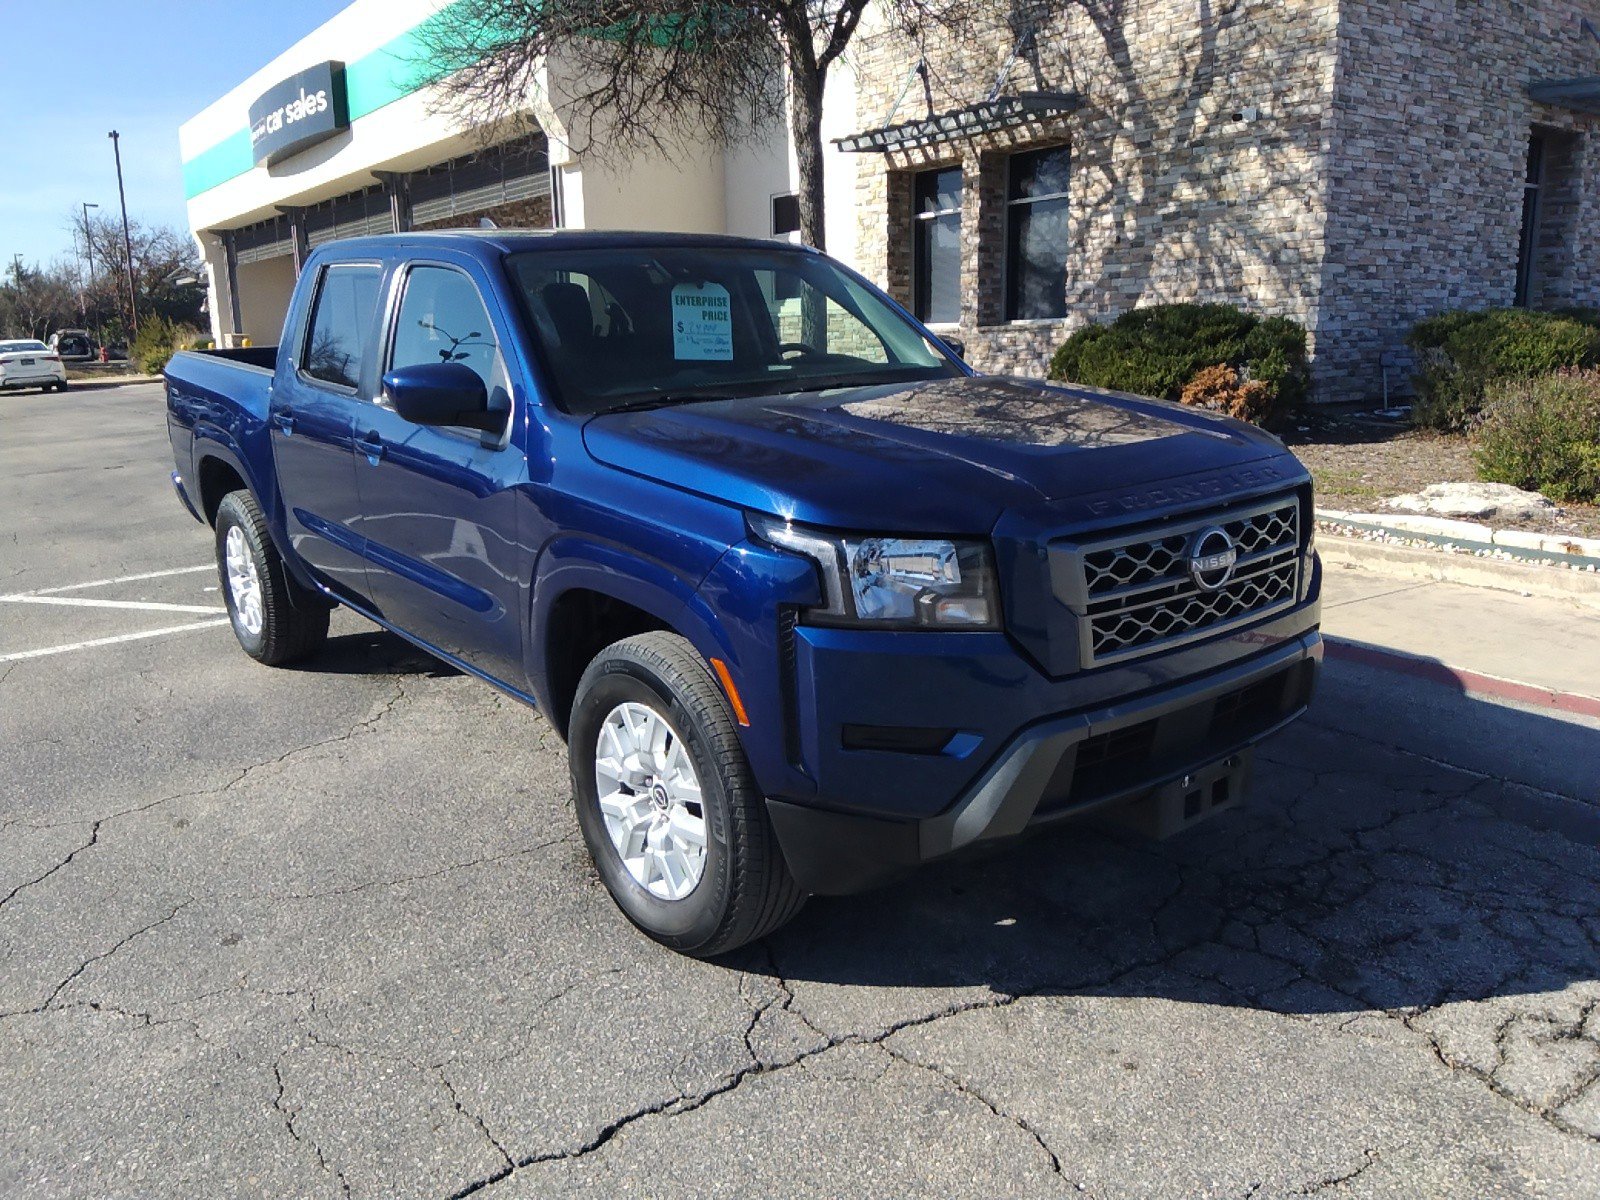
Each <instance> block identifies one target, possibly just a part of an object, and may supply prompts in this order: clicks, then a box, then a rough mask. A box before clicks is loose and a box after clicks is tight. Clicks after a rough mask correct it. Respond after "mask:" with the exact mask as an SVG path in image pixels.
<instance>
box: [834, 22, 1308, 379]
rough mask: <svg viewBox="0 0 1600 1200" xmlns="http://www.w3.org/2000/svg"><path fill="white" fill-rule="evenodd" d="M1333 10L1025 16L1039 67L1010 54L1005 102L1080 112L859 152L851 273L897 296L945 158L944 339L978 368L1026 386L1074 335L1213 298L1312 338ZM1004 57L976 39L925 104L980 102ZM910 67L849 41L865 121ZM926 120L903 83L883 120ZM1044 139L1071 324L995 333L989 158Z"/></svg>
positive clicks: (1006, 48)
mask: <svg viewBox="0 0 1600 1200" xmlns="http://www.w3.org/2000/svg"><path fill="white" fill-rule="evenodd" d="M1337 9H1338V5H1337V0H1240V2H1239V3H1236V4H1228V3H1226V2H1220V3H1215V4H1210V5H1207V4H1200V5H1196V4H1195V3H1194V0H1146V2H1143V3H1133V4H1129V5H1127V6H1126V10H1125V11H1126V16H1125V17H1124V18H1122V19H1121V20H1120V21H1112V20H1104V21H1102V23H1100V24H1098V25H1097V24H1096V23H1095V22H1094V21H1092V20H1091V19H1090V18H1089V16H1088V15H1086V13H1085V11H1084V9H1083V8H1081V7H1080V6H1078V5H1075V4H1066V5H1060V4H1055V5H1040V6H1038V15H1037V16H1036V17H1035V18H1034V19H1035V21H1036V28H1037V29H1038V37H1037V42H1036V44H1037V54H1036V56H1030V57H1036V59H1037V63H1036V64H1035V63H1034V62H1031V61H1025V60H1024V59H1022V58H1019V59H1018V61H1017V62H1016V63H1015V64H1014V66H1013V68H1012V71H1011V74H1010V76H1009V82H1008V87H1007V90H1012V91H1018V90H1032V89H1040V90H1056V91H1076V92H1079V93H1081V94H1082V95H1083V96H1084V98H1085V100H1086V105H1085V107H1084V108H1083V109H1082V110H1080V111H1079V112H1078V113H1076V114H1074V115H1072V116H1070V117H1066V118H1062V119H1059V120H1057V121H1055V122H1053V123H1049V124H1041V125H1037V126H1034V127H1031V128H1026V129H1023V130H1018V131H1013V132H1010V133H1007V134H1003V135H998V136H994V137H990V138H987V139H984V140H980V141H976V142H963V143H956V144H952V145H948V146H942V147H935V148H932V149H930V150H927V151H922V152H919V153H916V154H903V153H896V154H892V155H890V156H888V157H887V159H886V158H885V157H884V156H881V155H870V154H864V155H861V156H859V157H860V163H859V166H858V168H857V170H858V174H857V187H858V213H859V234H858V245H857V258H858V261H859V262H860V263H861V264H862V267H863V270H864V272H865V273H867V274H869V275H870V276H872V277H874V278H875V279H876V280H877V281H878V282H879V283H880V284H884V285H886V286H887V288H888V290H889V291H890V293H891V294H892V295H894V296H895V297H896V298H897V299H900V300H902V301H909V299H910V295H911V263H910V234H909V227H910V213H911V173H912V172H914V171H916V170H920V169H924V168H926V167H931V166H942V165H949V164H953V163H959V164H960V165H961V166H962V168H963V182H964V189H963V193H964V194H963V209H962V231H963V238H962V241H963V263H962V286H963V292H964V303H963V314H962V319H961V329H960V336H961V337H962V338H963V339H964V340H965V341H966V344H967V352H968V357H969V359H971V361H972V362H973V363H974V365H977V366H979V367H981V368H983V369H985V370H1003V371H1016V372H1019V373H1026V374H1039V373H1042V372H1043V371H1044V369H1045V367H1046V366H1047V364H1048V362H1049V358H1050V355H1051V353H1052V352H1053V351H1054V350H1055V348H1056V347H1057V346H1059V345H1060V343H1061V342H1062V340H1063V339H1064V338H1065V337H1066V335H1067V334H1068V333H1069V332H1070V331H1071V330H1073V329H1075V328H1077V327H1079V326H1081V325H1083V324H1086V323H1088V322H1091V321H1103V320H1108V319H1110V318H1111V317H1114V316H1116V315H1117V314H1118V313H1121V312H1123V311H1125V310H1127V309H1129V308H1133V307H1136V306H1138V305H1140V304H1154V303H1163V302H1168V301H1177V300H1207V301H1210V300H1218V301H1228V302H1233V303H1241V304H1243V305H1245V306H1246V307H1248V308H1250V309H1252V310H1254V311H1257V312H1260V313H1262V314H1264V315H1284V316H1290V317H1294V318H1295V319H1297V320H1300V321H1303V322H1306V323H1307V324H1308V325H1312V326H1314V325H1315V322H1316V318H1317V316H1318V312H1319V303H1320V283H1321V256H1320V255H1321V240H1322V230H1323V222H1324V211H1323V206H1322V181H1321V178H1320V174H1319V172H1320V164H1321V156H1322V153H1323V152H1324V150H1325V147H1326V144H1327V138H1328V129H1327V122H1328V117H1329V112H1330V110H1331V104H1330V98H1331V94H1332V87H1333V79H1334V77H1333V67H1334V63H1335V57H1336V38H1335V34H1336V25H1337ZM1219 14H1220V15H1219ZM1014 42H1015V37H1014V35H1013V34H1012V32H1011V31H1010V29H1009V28H991V29H989V30H987V31H975V32H974V35H973V36H971V37H970V38H967V39H965V40H963V41H962V42H961V44H960V45H959V46H955V47H952V48H950V49H949V50H947V51H946V52H944V53H941V54H938V55H935V56H932V57H931V58H930V67H931V71H930V74H931V75H932V77H933V86H934V104H935V107H936V108H938V109H940V110H943V109H945V108H953V107H957V106H959V105H962V104H967V103H971V102H972V101H974V100H978V99H981V98H983V97H984V96H985V95H987V93H988V92H989V90H990V88H991V87H992V86H993V84H994V81H995V78H996V75H997V73H998V71H999V69H1000V67H1001V64H1002V63H1003V61H1004V60H1005V58H1006V56H1007V55H1008V54H1009V53H1010V51H1011V47H1012V45H1013V44H1014ZM914 60H915V55H914V54H910V53H908V52H907V51H906V49H905V47H904V45H903V44H899V45H896V44H894V43H893V42H892V41H891V40H890V39H888V38H885V37H882V36H881V35H880V36H877V37H871V38H867V39H865V45H864V53H863V56H862V61H861V62H860V63H859V64H858V71H857V79H858V82H859V86H860V88H861V89H862V94H861V96H860V98H859V100H858V111H859V112H860V113H861V114H862V118H863V123H877V122H878V121H881V120H882V119H883V118H885V117H886V116H887V115H888V111H889V109H890V107H891V106H892V105H893V103H894V99H895V97H896V95H898V94H899V92H900V89H901V87H902V86H903V84H904V82H905V78H906V72H907V70H908V69H909V67H910V65H911V63H912V62H913V61H914ZM1035 66H1037V71H1036V70H1035ZM924 107H925V104H924V101H923V98H922V94H921V89H920V85H919V84H916V83H914V84H913V86H912V89H911V91H910V92H909V93H908V94H907V96H906V99H905V101H904V102H903V103H902V104H901V107H900V110H899V112H898V113H897V114H896V117H895V120H896V121H900V120H905V119H908V118H912V117H916V116H919V115H921V114H922V112H923V111H924ZM1250 109H1254V110H1255V113H1254V119H1249V117H1250V114H1249V111H1248V110H1250ZM1052 143H1055V144H1061V143H1066V144H1068V145H1070V146H1071V148H1072V155H1073V174H1072V187H1071V200H1070V214H1069V228H1070V232H1069V238H1070V245H1069V249H1068V254H1067V263H1066V275H1067V279H1066V284H1067V313H1068V315H1067V317H1066V319H1064V320H1060V321H1054V320H1052V321H1035V322H1010V323H1008V322H1007V321H1006V320H1005V313H1004V303H1005V296H1004V259H1005V183H1006V164H1005V159H1006V155H1007V154H1008V153H1009V152H1011V151H1013V150H1016V149H1033V148H1036V147H1039V146H1044V145H1049V144H1052Z"/></svg>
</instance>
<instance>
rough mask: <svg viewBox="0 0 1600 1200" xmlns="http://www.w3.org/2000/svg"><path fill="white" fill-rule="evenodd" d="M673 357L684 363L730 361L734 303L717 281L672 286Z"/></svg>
mask: <svg viewBox="0 0 1600 1200" xmlns="http://www.w3.org/2000/svg"><path fill="white" fill-rule="evenodd" d="M672 356H673V357H674V358H676V359H679V360H680V361H686V362H732V361H733V306H732V305H731V304H730V303H729V300H728V289H727V288H725V287H723V286H722V285H721V284H719V283H680V284H678V285H677V286H676V287H674V288H673V289H672Z"/></svg>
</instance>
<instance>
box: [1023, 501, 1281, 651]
mask: <svg viewBox="0 0 1600 1200" xmlns="http://www.w3.org/2000/svg"><path fill="white" fill-rule="evenodd" d="M1212 530H1220V531H1221V532H1222V533H1224V534H1226V535H1227V537H1226V542H1225V543H1224V541H1223V540H1222V539H1221V538H1218V537H1216V536H1215V535H1214V534H1213V535H1212V536H1210V537H1209V538H1206V537H1205V535H1206V534H1207V532H1208V531H1212ZM1202 540H1204V541H1205V544H1204V545H1201V542H1202ZM1225 545H1226V546H1231V548H1232V549H1233V551H1234V553H1235V554H1236V555H1237V558H1236V561H1235V563H1234V565H1233V569H1232V571H1231V572H1230V573H1228V574H1227V575H1226V578H1225V579H1224V578H1223V575H1222V572H1220V571H1212V572H1206V571H1197V570H1194V569H1192V559H1193V557H1194V555H1195V554H1196V553H1197V552H1200V553H1209V552H1213V551H1216V550H1218V549H1220V548H1222V547H1224V546H1225ZM1052 552H1053V554H1055V555H1056V556H1058V561H1059V563H1060V566H1059V567H1058V569H1057V570H1056V572H1055V574H1054V578H1055V581H1056V592H1057V595H1058V596H1059V598H1060V599H1061V600H1062V601H1063V602H1064V603H1065V604H1066V605H1067V607H1068V608H1070V609H1071V610H1072V612H1073V614H1074V615H1075V616H1076V617H1077V619H1078V633H1079V641H1080V645H1081V658H1082V664H1083V666H1085V667H1096V666H1103V665H1105V664H1107V663H1113V662H1120V661H1123V660H1125V659H1129V658H1135V657H1138V656H1141V655H1145V654H1154V653H1156V652H1158V651H1161V650H1165V649H1167V648H1169V647H1171V646H1174V645H1177V644H1180V643H1182V642H1186V641H1193V640H1196V639H1199V638H1202V637H1209V636H1212V635H1214V634H1217V633H1221V632H1224V631H1225V630H1227V629H1231V628H1233V627H1235V626H1237V625H1243V624H1245V623H1247V622H1250V621H1255V620H1259V619H1261V618H1263V617H1266V616H1270V615H1271V614H1273V613H1275V612H1278V611H1280V610H1282V609H1285V608H1289V607H1290V606H1292V605H1293V604H1294V603H1295V601H1296V599H1297V598H1298V597H1299V594H1300V571H1301V569H1302V548H1301V544H1300V501H1299V499H1298V498H1297V497H1295V496H1293V495H1289V496H1280V497H1277V498H1274V499H1272V500H1269V501H1265V502H1263V503H1260V504H1256V505H1252V506H1250V507H1248V508H1243V509H1235V510H1232V511H1229V512H1223V513H1219V514H1215V515H1212V516H1206V517H1196V518H1186V519H1184V520H1182V521H1180V522H1176V523H1173V524H1170V525H1164V526H1162V527H1160V528H1158V529H1155V530H1150V529H1146V530H1144V531H1143V532H1141V533H1138V534H1134V535H1123V536H1122V537H1118V538H1108V539H1106V540H1103V541H1098V542H1094V543H1091V544H1088V545H1084V546H1062V545H1057V546H1054V547H1052ZM1208 584H1209V585H1210V586H1207V585H1208Z"/></svg>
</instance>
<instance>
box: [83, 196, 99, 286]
mask: <svg viewBox="0 0 1600 1200" xmlns="http://www.w3.org/2000/svg"><path fill="white" fill-rule="evenodd" d="M99 207H100V206H99V205H98V204H90V203H89V202H88V201H87V200H85V201H84V202H83V256H84V257H85V258H87V259H88V260H89V286H90V287H93V286H94V238H93V237H91V236H90V232H89V210H90V209H91V208H99Z"/></svg>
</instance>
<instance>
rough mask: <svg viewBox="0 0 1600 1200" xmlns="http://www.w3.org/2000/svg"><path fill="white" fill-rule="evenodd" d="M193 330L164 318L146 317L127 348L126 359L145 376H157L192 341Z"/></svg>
mask: <svg viewBox="0 0 1600 1200" xmlns="http://www.w3.org/2000/svg"><path fill="white" fill-rule="evenodd" d="M194 336H195V330H194V329H192V328H191V327H189V326H187V325H179V324H177V323H176V322H174V321H169V320H167V319H166V318H165V317H146V318H145V319H144V320H143V321H141V322H139V333H138V336H137V337H135V338H134V339H133V345H131V346H129V347H128V357H129V359H131V360H132V361H133V363H134V365H135V366H137V367H138V368H139V370H141V371H143V372H144V373H145V374H146V375H159V374H160V373H161V371H162V369H163V368H164V367H165V366H166V365H167V360H168V359H170V358H171V357H172V356H173V354H175V353H176V352H177V351H178V350H180V349H182V348H183V347H184V346H186V345H188V344H189V343H190V342H191V341H193V340H194Z"/></svg>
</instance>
